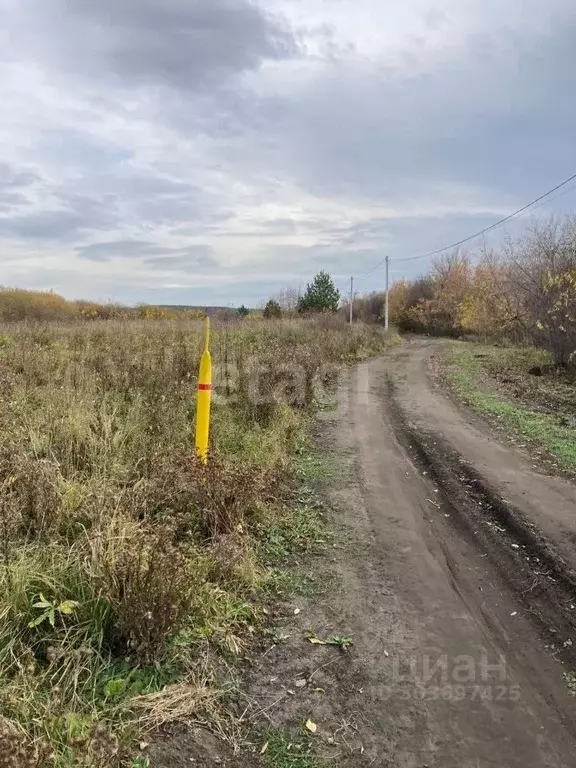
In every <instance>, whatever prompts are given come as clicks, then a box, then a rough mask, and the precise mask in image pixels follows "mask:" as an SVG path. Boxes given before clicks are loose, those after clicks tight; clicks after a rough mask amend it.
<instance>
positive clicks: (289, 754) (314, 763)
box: [261, 730, 320, 768]
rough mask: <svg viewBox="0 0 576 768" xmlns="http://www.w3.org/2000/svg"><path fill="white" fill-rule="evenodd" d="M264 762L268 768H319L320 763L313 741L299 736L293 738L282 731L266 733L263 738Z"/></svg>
mask: <svg viewBox="0 0 576 768" xmlns="http://www.w3.org/2000/svg"><path fill="white" fill-rule="evenodd" d="M261 741H262V742H263V743H262V750H261V751H262V752H263V755H262V761H263V763H264V765H266V766H268V768H319V766H320V761H319V759H318V757H317V756H316V754H315V748H314V745H313V743H312V740H311V739H310V738H309V737H308V736H306V735H304V734H298V735H297V736H295V737H294V738H291V736H290V734H288V733H285V732H284V731H280V730H273V731H269V732H267V733H265V734H264V735H263V736H262V738H261Z"/></svg>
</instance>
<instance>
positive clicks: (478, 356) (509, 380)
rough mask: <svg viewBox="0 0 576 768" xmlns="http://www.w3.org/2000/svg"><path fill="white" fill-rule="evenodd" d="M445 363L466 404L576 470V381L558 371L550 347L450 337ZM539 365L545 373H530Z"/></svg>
mask: <svg viewBox="0 0 576 768" xmlns="http://www.w3.org/2000/svg"><path fill="white" fill-rule="evenodd" d="M444 363H445V368H444V375H445V377H446V380H447V381H448V383H449V384H450V385H451V387H452V388H453V389H454V390H455V391H456V392H457V393H458V395H459V396H460V397H462V398H463V400H464V401H465V402H466V403H467V404H469V405H470V406H472V407H473V408H474V409H475V410H477V411H479V412H481V413H484V414H486V415H487V416H489V417H490V418H492V419H493V420H494V421H495V422H496V423H497V424H498V426H499V427H500V428H502V429H503V430H504V431H506V433H507V434H508V435H509V436H510V437H511V438H513V439H515V441H516V442H521V443H525V444H531V445H532V446H533V447H534V448H536V449H541V450H542V451H544V452H545V454H546V455H548V457H549V458H550V459H551V461H552V462H553V463H554V464H556V465H557V466H558V467H560V468H561V469H564V470H567V471H570V472H574V471H576V382H574V381H573V379H571V378H569V377H568V376H567V374H566V373H565V372H563V371H555V370H554V369H553V367H552V365H551V359H550V358H549V356H548V355H547V353H546V352H543V351H542V350H538V349H533V348H526V347H496V346H490V345H484V344H476V343H471V342H451V343H450V345H448V347H447V352H446V356H445V360H444ZM535 367H538V368H539V369H540V371H541V372H542V373H543V375H537V376H535V375H532V374H530V373H529V371H530V370H531V369H534V368H535Z"/></svg>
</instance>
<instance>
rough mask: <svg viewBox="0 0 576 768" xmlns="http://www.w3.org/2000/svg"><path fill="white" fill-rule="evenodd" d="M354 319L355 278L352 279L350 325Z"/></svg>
mask: <svg viewBox="0 0 576 768" xmlns="http://www.w3.org/2000/svg"><path fill="white" fill-rule="evenodd" d="M353 318H354V278H353V277H351V278H350V325H352V320H353Z"/></svg>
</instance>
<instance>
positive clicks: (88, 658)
mask: <svg viewBox="0 0 576 768" xmlns="http://www.w3.org/2000/svg"><path fill="white" fill-rule="evenodd" d="M0 298H1V297H0ZM4 298H6V297H4ZM388 343H390V340H389V339H387V338H386V337H384V335H383V334H382V333H381V332H380V331H378V330H372V329H369V328H367V327H364V326H356V327H354V328H353V329H350V328H349V327H347V326H345V325H344V324H343V323H341V322H339V321H337V320H334V319H333V318H322V319H320V320H319V321H314V320H299V321H278V322H264V321H254V320H247V321H244V322H241V323H238V322H233V323H223V324H221V325H216V327H215V328H214V329H213V337H212V350H213V357H214V363H215V366H214V367H215V370H214V378H215V381H216V396H215V402H214V409H213V431H212V447H211V451H212V454H211V461H210V463H209V465H208V467H203V466H202V465H200V464H199V463H198V462H197V461H196V460H195V459H194V400H195V384H196V372H197V369H198V363H199V357H200V353H201V349H202V326H201V324H200V323H198V322H182V321H179V322H177V323H176V322H175V323H171V322H168V321H162V322H160V321H158V322H155V321H145V322H144V321H124V320H113V321H106V322H102V321H101V322H75V323H71V324H68V325H58V326H57V325H46V324H38V323H14V324H6V325H4V327H2V328H0V406H1V407H0V429H1V430H2V436H3V447H2V449H1V451H0V716H2V718H3V720H2V721H1V723H0V745H2V747H3V750H2V749H0V752H2V754H0V766H3V765H6V766H8V765H18V766H28V765H30V766H42V768H45V767H47V766H51V767H52V766H53V767H54V768H71V767H72V766H79V765H83V766H86V767H88V766H92V768H95V767H96V766H104V765H106V766H130V765H132V764H134V765H136V763H131V759H132V758H131V757H130V755H131V754H132V755H134V754H136V753H137V749H136V752H134V747H135V745H136V746H137V744H138V741H139V739H140V738H141V734H142V731H143V730H146V729H148V728H152V727H157V726H159V725H162V724H165V723H168V722H172V721H174V720H178V719H190V718H191V717H197V716H200V714H201V712H202V710H204V709H206V708H208V709H210V708H211V707H212V706H213V705H214V703H215V701H216V700H217V699H218V696H219V693H218V689H217V686H215V684H213V683H212V682H211V680H210V677H209V676H208V677H206V678H205V679H204V678H198V677H197V675H198V669H201V668H202V665H203V663H204V662H203V660H205V658H206V654H207V652H208V650H209V649H210V648H211V649H212V650H210V653H211V654H213V651H214V650H216V651H217V652H219V653H221V654H224V655H225V656H228V657H230V656H234V654H235V653H238V652H239V651H240V649H241V648H242V647H243V645H244V643H245V639H244V637H243V636H244V635H246V636H248V635H249V634H250V633H249V631H248V630H249V629H251V630H254V627H255V625H257V623H258V614H259V608H258V604H259V601H261V600H262V590H263V588H264V586H265V585H266V584H267V580H268V579H269V573H268V571H267V569H266V567H265V566H264V565H263V564H262V563H263V562H264V560H263V556H262V552H263V551H264V550H265V548H266V546H268V545H267V541H266V540H265V535H264V533H263V531H264V530H266V532H267V533H266V536H268V537H269V538H270V536H269V533H270V530H271V528H273V527H274V514H275V512H274V510H276V509H282V508H283V507H282V505H283V501H282V496H283V493H284V490H283V488H284V483H285V481H286V477H287V472H289V470H290V463H291V460H292V458H291V457H292V456H293V455H294V452H295V450H296V448H297V447H298V445H299V441H300V440H301V435H302V429H303V426H304V424H305V422H306V419H307V414H308V413H309V411H310V408H311V407H312V406H313V404H314V401H315V399H316V398H319V397H322V392H323V388H324V387H325V386H326V384H327V383H329V382H330V381H333V379H334V377H335V375H336V366H337V365H339V364H341V363H343V362H351V361H354V360H357V359H359V358H360V357H363V356H366V355H369V354H374V353H377V352H379V351H381V350H382V349H384V348H385V346H386V345H387V344H388ZM255 381H257V382H258V384H257V386H256V387H255V386H254V382H255ZM263 519H265V520H266V526H263V522H262V521H263ZM278 519H279V520H280V517H279V518H278ZM281 520H282V527H283V531H284V532H285V534H284V535H286V536H288V534H287V533H286V531H287V527H288V528H289V525H290V524H289V520H290V515H289V513H287V512H286V511H285V510H283V512H282V517H281ZM301 522H302V521H301V520H299V522H298V525H299V526H300V527H301ZM303 530H304V529H303ZM288 537H289V536H288ZM300 538H302V537H300ZM300 538H299V539H298V540H300ZM295 540H296V539H295ZM302 546H303V548H305V546H306V542H305V541H303V542H302ZM10 755H12V757H10ZM2 761H4V762H2ZM7 761H8V762H7ZM10 761H11V762H10ZM14 761H16V762H14ZM27 761H28V762H27Z"/></svg>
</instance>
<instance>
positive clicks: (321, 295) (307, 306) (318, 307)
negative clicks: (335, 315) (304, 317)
mask: <svg viewBox="0 0 576 768" xmlns="http://www.w3.org/2000/svg"><path fill="white" fill-rule="evenodd" d="M339 302H340V291H339V290H338V288H336V286H335V285H334V281H333V280H332V278H331V277H330V275H329V274H328V272H324V271H322V272H318V274H317V275H316V277H315V278H314V280H312V282H311V283H308V285H307V286H306V292H305V293H304V295H303V296H301V297H300V299H299V300H298V312H336V311H337V309H338V304H339Z"/></svg>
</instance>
